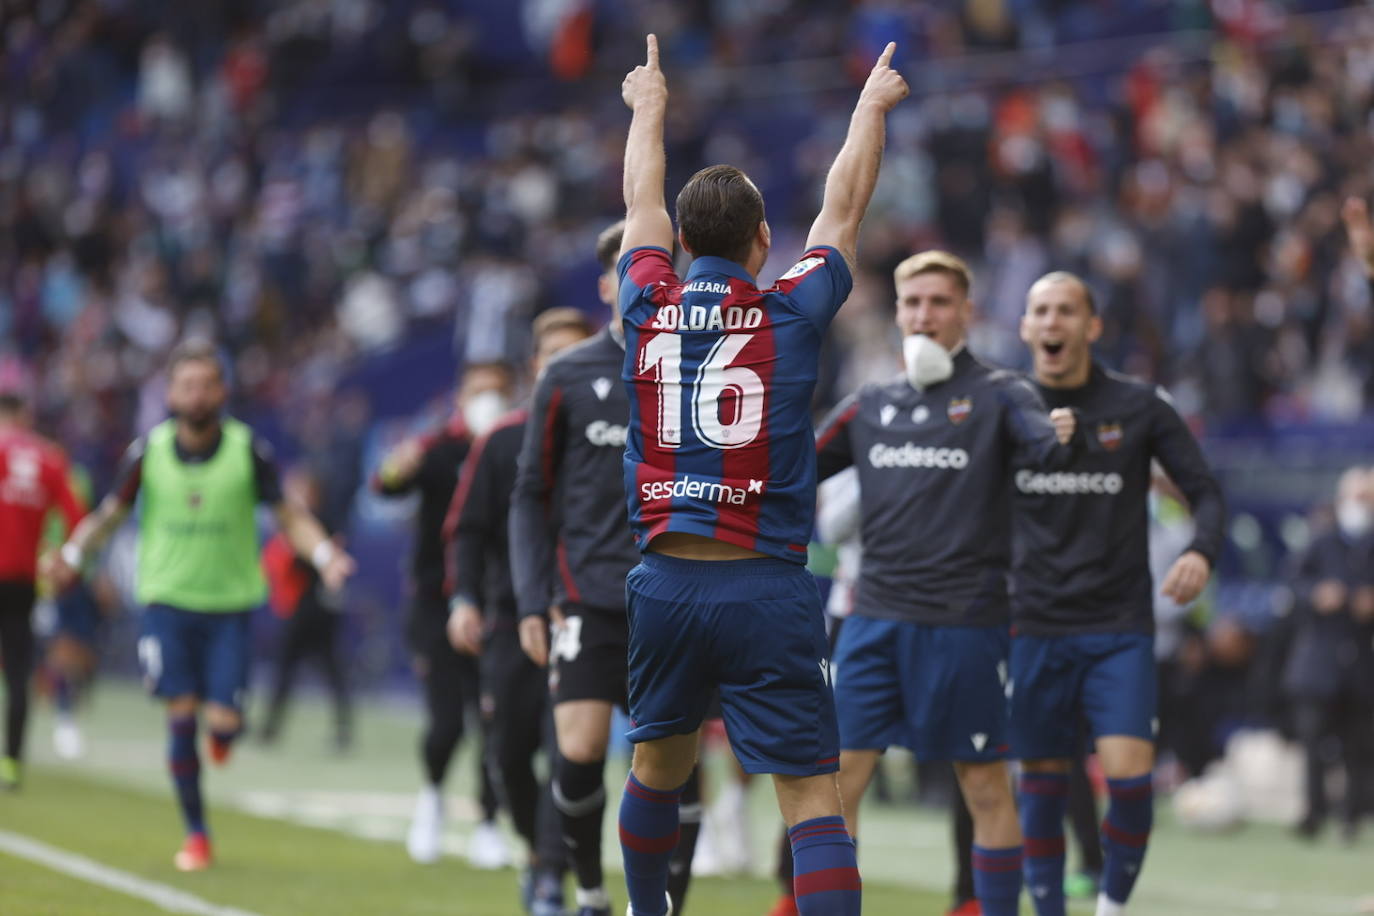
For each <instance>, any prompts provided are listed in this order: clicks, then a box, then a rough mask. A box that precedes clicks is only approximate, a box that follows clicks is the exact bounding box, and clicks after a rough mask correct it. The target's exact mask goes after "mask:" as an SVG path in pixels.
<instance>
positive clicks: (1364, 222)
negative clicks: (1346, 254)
mask: <svg viewBox="0 0 1374 916" xmlns="http://www.w3.org/2000/svg"><path fill="white" fill-rule="evenodd" d="M1341 218H1342V219H1343V220H1345V234H1346V237H1347V238H1349V239H1350V247H1351V248H1353V249H1354V250H1355V254H1356V256H1357V257H1359V259H1360V260H1361V261H1363V262H1364V270H1365V273H1367V274H1369V275H1370V277H1374V223H1370V221H1369V208H1368V207H1367V206H1365V202H1364V200H1363V199H1362V198H1359V197H1347V198H1346V199H1345V205H1344V206H1343V207H1341Z"/></svg>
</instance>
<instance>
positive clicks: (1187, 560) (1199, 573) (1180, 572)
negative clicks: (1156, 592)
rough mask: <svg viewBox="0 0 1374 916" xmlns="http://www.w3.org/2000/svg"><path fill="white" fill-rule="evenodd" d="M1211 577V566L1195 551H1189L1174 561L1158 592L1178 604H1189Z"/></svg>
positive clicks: (1200, 592)
mask: <svg viewBox="0 0 1374 916" xmlns="http://www.w3.org/2000/svg"><path fill="white" fill-rule="evenodd" d="M1211 577H1212V564H1211V563H1210V562H1208V560H1207V558H1206V557H1204V556H1203V555H1202V554H1200V553H1198V552H1197V551H1196V550H1189V551H1187V552H1185V553H1184V554H1183V556H1181V557H1179V558H1178V559H1177V560H1175V561H1174V565H1173V568H1171V569H1170V570H1169V574H1168V575H1167V576H1165V577H1164V585H1163V586H1162V587H1161V588H1160V591H1161V592H1163V593H1164V595H1165V596H1166V597H1169V598H1172V599H1174V601H1176V602H1178V603H1179V604H1191V603H1192V602H1193V601H1194V600H1196V598H1197V596H1198V595H1201V594H1202V590H1203V589H1204V588H1206V587H1207V580H1208V579H1210V578H1211Z"/></svg>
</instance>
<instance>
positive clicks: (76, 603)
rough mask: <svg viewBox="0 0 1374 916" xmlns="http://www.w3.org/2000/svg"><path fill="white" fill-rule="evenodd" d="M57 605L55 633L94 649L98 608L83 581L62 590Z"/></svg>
mask: <svg viewBox="0 0 1374 916" xmlns="http://www.w3.org/2000/svg"><path fill="white" fill-rule="evenodd" d="M54 601H55V603H56V605H57V629H56V631H55V632H56V635H58V636H66V637H68V638H70V639H74V640H76V641H77V642H79V643H82V644H83V645H86V646H89V647H90V648H92V649H94V648H95V647H96V643H97V641H98V639H99V636H100V608H99V607H97V606H96V603H95V596H94V595H92V594H91V590H90V589H89V588H88V587H87V586H86V584H85V583H84V582H81V583H78V584H77V585H75V586H74V587H72V588H69V589H67V590H66V591H65V592H62V593H61V594H59V595H58V596H57V597H56V598H55V599H54Z"/></svg>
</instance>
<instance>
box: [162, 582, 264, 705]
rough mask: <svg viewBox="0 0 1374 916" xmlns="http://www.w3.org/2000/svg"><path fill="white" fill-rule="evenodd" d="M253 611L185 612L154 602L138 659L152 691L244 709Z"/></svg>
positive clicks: (170, 696) (168, 696) (166, 695)
mask: <svg viewBox="0 0 1374 916" xmlns="http://www.w3.org/2000/svg"><path fill="white" fill-rule="evenodd" d="M251 617H252V612H251V611H234V612H230V613H223V612H215V613H207V612H202V611H183V610H181V609H179V608H174V607H168V606H167V605H165V604H153V605H150V606H149V607H148V609H147V610H146V611H144V612H143V634H142V635H141V636H140V637H139V640H138V662H139V665H140V666H141V667H142V668H143V681H144V683H145V684H146V685H147V686H148V689H149V690H150V691H152V693H153V695H154V696H159V697H164V698H166V699H172V698H173V697H181V696H194V697H198V698H199V699H201V700H205V701H207V702H211V703H217V704H219V705H221V706H227V707H229V708H231V709H235V710H241V709H242V708H243V694H244V691H245V690H246V689H247V687H248V661H249V657H250V643H249V620H250V618H251Z"/></svg>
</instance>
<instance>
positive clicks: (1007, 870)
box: [817, 251, 1075, 916]
mask: <svg viewBox="0 0 1374 916" xmlns="http://www.w3.org/2000/svg"><path fill="white" fill-rule="evenodd" d="M895 279H896V286H897V326H898V328H900V329H901V332H902V334H903V335H904V338H903V356H904V358H905V362H906V374H905V375H906V377H905V378H899V379H897V380H896V381H893V382H888V383H886V384H874V385H868V386H865V387H864V388H862V389H860V390H859V391H858V393H856V394H855V395H853V396H851V397H850V398H848V399H847V400H846V401H844V402H843V403H841V404H840V405H839V406H838V407H836V409H835V411H834V413H833V414H832V415H831V417H830V419H829V420H827V421H826V423H825V425H824V427H823V428H822V430H821V432H820V434H819V436H818V440H817V448H818V450H819V461H820V473H821V476H822V477H828V476H829V475H831V474H834V473H837V472H839V471H840V470H843V469H844V468H846V467H849V466H850V465H853V466H855V467H857V468H858V472H859V493H860V499H861V505H862V511H861V513H860V515H861V517H862V519H863V527H862V534H861V537H862V539H863V544H864V555H863V563H862V567H861V569H860V574H859V592H858V596H857V598H856V600H855V603H854V611H853V613H852V614H851V615H850V617H849V618H848V619H847V620H846V621H845V625H844V627H843V628H841V630H840V638H839V641H838V642H837V644H836V646H835V665H834V672H835V673H834V677H835V701H836V705H837V706H838V708H839V714H840V746H841V747H842V748H843V749H844V750H843V752H842V756H841V760H840V791H841V794H842V796H843V798H844V805H845V810H846V811H847V812H849V813H850V816H851V821H850V826H851V828H854V827H855V826H856V824H855V821H854V820H853V819H852V818H853V815H854V814H855V813H857V811H858V808H859V802H860V800H861V799H862V798H863V794H864V791H865V790H866V789H867V787H868V783H869V781H870V779H872V776H873V770H874V768H875V767H876V766H877V763H878V757H879V755H881V754H882V752H883V751H884V750H886V749H887V748H888V747H889V746H891V745H894V744H898V745H904V746H906V747H909V748H910V749H911V750H912V751H913V752H914V753H915V755H916V757H917V758H918V759H920V760H922V761H926V760H950V761H953V762H954V767H955V774H956V776H957V777H958V780H959V787H960V789H961V790H962V792H963V795H964V798H965V799H966V800H967V802H968V806H969V811H970V813H972V815H973V843H974V846H973V882H974V889H975V891H976V893H977V897H978V901H979V903H980V904H981V905H982V909H983V912H984V913H986V914H988V916H1012V914H1015V913H1016V902H1017V898H1018V897H1019V896H1020V893H1021V836H1020V831H1019V829H1018V827H1017V821H1016V805H1015V800H1014V799H1013V797H1012V792H1011V782H1010V777H1009V776H1008V773H1007V766H1006V757H1007V745H1006V715H1007V713H1006V693H1005V685H1006V672H1007V642H1008V627H1007V620H1008V610H1009V604H1008V595H1007V571H1008V565H1009V563H1010V560H1011V512H1010V507H1009V506H1008V501H1009V499H1008V498H1009V496H1010V494H1009V487H1008V484H1009V481H1010V477H1011V460H1012V458H1013V456H1016V455H1020V456H1024V459H1025V460H1026V461H1027V462H1029V463H1030V464H1032V465H1033V466H1036V467H1041V466H1061V465H1063V464H1066V463H1067V462H1068V461H1069V460H1070V459H1071V457H1072V453H1073V445H1071V444H1070V443H1071V440H1072V439H1073V436H1074V430H1075V424H1074V416H1073V412H1072V411H1068V410H1065V411H1058V412H1056V413H1055V414H1051V415H1046V412H1045V408H1044V404H1043V402H1042V401H1041V400H1040V398H1039V396H1037V395H1036V393H1035V391H1034V389H1033V388H1032V387H1031V386H1030V385H1029V384H1028V383H1027V382H1026V381H1025V380H1024V379H1021V378H1020V377H1019V376H1017V375H1015V374H1014V373H1011V372H1007V371H1002V370H996V369H992V368H990V367H988V366H986V365H984V364H983V363H982V362H980V361H979V360H978V359H977V358H975V357H974V356H973V354H972V353H970V352H969V351H968V349H967V347H966V346H965V338H966V335H967V332H968V326H969V322H970V320H971V319H972V314H973V305H972V303H971V302H970V301H969V287H970V286H971V285H972V277H971V275H970V273H969V269H968V267H967V266H966V265H965V264H964V262H963V261H961V260H959V259H958V258H956V257H954V256H953V255H950V254H946V253H945V252H942V251H925V252H921V253H920V254H916V255H912V256H911V257H910V258H907V259H906V260H905V261H903V262H902V263H901V264H899V265H898V266H897V270H896V276H895Z"/></svg>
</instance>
